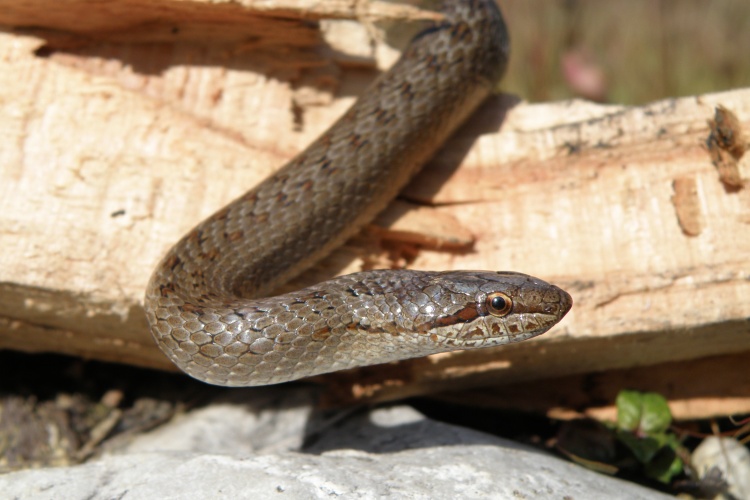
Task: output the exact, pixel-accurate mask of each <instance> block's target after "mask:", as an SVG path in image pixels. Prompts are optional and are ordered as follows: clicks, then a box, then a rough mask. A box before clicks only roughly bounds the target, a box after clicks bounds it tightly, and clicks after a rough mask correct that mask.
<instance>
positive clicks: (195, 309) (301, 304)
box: [145, 0, 572, 386]
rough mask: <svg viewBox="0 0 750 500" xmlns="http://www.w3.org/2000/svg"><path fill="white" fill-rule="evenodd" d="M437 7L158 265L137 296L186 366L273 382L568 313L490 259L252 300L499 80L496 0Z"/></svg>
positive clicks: (299, 266)
mask: <svg viewBox="0 0 750 500" xmlns="http://www.w3.org/2000/svg"><path fill="white" fill-rule="evenodd" d="M439 3H441V4H442V10H441V12H442V13H443V14H444V20H443V21H441V22H439V23H436V24H435V25H434V26H432V27H431V28H429V29H427V30H426V31H424V32H423V33H421V34H420V35H418V36H417V37H416V38H415V39H414V40H413V41H412V43H411V45H410V46H409V47H408V48H407V49H406V51H405V52H404V54H403V56H402V57H401V59H400V60H399V61H398V62H397V63H396V64H395V65H394V66H393V67H392V68H391V69H390V70H389V71H388V72H387V73H385V74H383V75H382V76H381V77H380V78H378V79H377V80H376V81H375V82H374V83H373V84H372V85H371V86H370V87H369V89H368V90H366V91H365V92H364V94H363V95H362V96H361V97H360V98H359V100H358V101H357V102H356V103H355V104H354V106H353V107H352V108H351V109H349V111H348V112H347V113H346V114H345V115H344V116H343V117H342V118H341V119H339V120H338V121H337V122H336V123H335V124H334V125H333V126H332V127H331V128H330V129H329V130H328V131H327V132H325V133H324V134H323V135H322V136H321V137H320V138H319V139H317V140H316V141H315V142H314V143H312V144H311V145H310V146H309V147H308V148H307V149H306V150H305V151H303V152H302V153H300V154H299V155H297V157H296V158H294V159H293V160H291V161H290V162H289V163H288V164H287V165H285V166H284V167H283V168H281V169H280V170H279V171H278V172H277V173H275V174H274V175H272V176H271V177H269V178H268V179H266V180H265V181H264V182H263V183H261V184H260V185H259V186H257V187H256V188H255V189H253V190H252V191H249V192H248V193H246V194H245V195H243V196H242V197H240V198H238V199H237V200H235V201H233V202H232V203H230V204H229V205H227V206H226V207H224V208H223V209H221V210H220V211H218V212H217V213H215V214H214V215H213V216H211V217H210V218H208V219H207V220H205V221H204V222H202V223H200V224H199V225H198V226H197V227H196V228H195V229H193V230H192V231H190V232H189V233H188V234H187V235H186V236H184V237H183V238H182V239H181V240H180V241H179V242H178V243H177V244H176V245H175V246H174V247H173V248H172V249H171V250H170V251H169V252H168V253H167V255H166V256H165V257H164V259H163V260H162V261H161V263H160V264H159V265H158V267H157V268H156V270H155V271H154V274H153V276H152V277H151V281H150V283H149V285H148V289H147V291H146V301H145V308H146V312H147V316H148V321H149V323H150V325H151V333H152V334H153V336H154V339H155V340H156V343H157V344H158V345H159V347H160V348H161V350H162V351H164V353H165V354H166V355H167V356H168V357H169V359H171V360H172V361H173V362H174V363H175V364H177V366H179V367H180V368H181V369H182V370H184V371H185V372H187V373H188V374H190V375H191V376H193V377H195V378H197V379H199V380H203V381H205V382H208V383H211V384H217V385H230V386H251V385H264V384H275V383H279V382H285V381H288V380H294V379H298V378H302V377H307V376H311V375H317V374H321V373H327V372H332V371H336V370H343V369H346V368H352V367H355V366H364V365H372V364H379V363H386V362H389V361H395V360H400V359H406V358H412V357H417V356H425V355H428V354H432V353H437V352H444V351H451V350H458V349H471V348H479V347H487V346H493V345H500V344H507V343H511V342H518V341H521V340H525V339H528V338H530V337H534V336H536V335H539V334H541V333H544V332H545V331H547V330H548V329H549V328H550V327H551V326H552V325H554V324H555V323H557V322H558V321H559V320H560V319H561V318H562V317H563V316H564V315H565V314H566V313H567V312H568V310H569V309H570V307H571V305H572V300H571V298H570V296H569V295H568V294H567V293H566V292H564V291H563V290H561V289H559V288H557V287H555V286H553V285H550V284H548V283H545V282H544V281H541V280H539V279H537V278H532V277H530V276H526V275H523V274H519V273H509V272H489V271H487V272H484V271H451V272H419V271H406V270H400V271H391V270H383V271H367V272H361V273H355V274H350V275H347V276H342V277H339V278H335V279H332V280H330V281H326V282H323V283H320V284H318V285H315V286H312V287H309V288H305V289H303V290H298V291H296V292H292V293H288V294H285V295H279V296H275V297H267V298H259V297H265V294H267V293H268V292H269V291H270V290H272V289H273V288H274V287H275V286H278V285H279V284H281V283H284V282H285V281H287V280H289V279H290V278H291V277H293V276H295V275H297V274H299V273H300V272H301V271H302V270H304V269H305V268H307V267H309V266H310V265H311V264H312V263H314V262H315V261H317V260H319V259H320V258H321V257H322V256H324V255H325V254H327V253H329V252H330V251H331V250H332V249H333V248H334V247H336V246H337V245H340V244H341V243H343V241H344V240H346V239H347V238H349V237H350V236H352V235H353V234H354V233H355V232H356V231H358V230H359V229H360V228H361V227H362V226H363V225H364V224H366V223H367V222H369V221H370V220H371V219H372V218H373V217H374V216H375V215H376V214H377V213H378V212H379V211H381V210H382V209H383V208H384V207H385V206H386V204H387V203H388V202H389V201H390V200H391V199H392V198H393V197H395V196H396V194H397V193H398V192H399V190H400V189H401V188H402V187H403V186H404V185H405V184H406V183H407V182H408V181H409V179H410V178H411V177H412V176H413V174H414V173H415V172H416V171H417V170H418V169H419V168H420V167H421V166H422V164H424V163H425V162H426V161H427V160H428V159H429V158H430V157H431V156H432V155H433V153H434V152H435V151H436V149H437V148H438V147H439V146H440V145H441V144H443V142H444V141H445V140H446V138H447V137H448V136H449V135H450V134H451V133H452V132H453V130H455V129H456V127H457V126H458V125H460V124H461V123H462V122H463V121H464V119H465V118H466V117H467V116H469V114H471V113H472V112H473V111H474V109H475V108H476V107H477V106H478V105H479V104H480V103H481V102H482V100H483V99H484V98H485V97H486V96H487V95H488V94H489V93H490V91H491V90H492V88H493V86H494V85H495V84H496V82H497V81H498V80H499V78H500V76H501V75H502V73H503V71H504V69H505V64H506V60H507V53H508V37H507V33H506V28H505V24H504V22H503V19H502V16H501V14H500V11H499V9H498V7H497V5H496V4H495V2H494V0H444V1H442V2H439Z"/></svg>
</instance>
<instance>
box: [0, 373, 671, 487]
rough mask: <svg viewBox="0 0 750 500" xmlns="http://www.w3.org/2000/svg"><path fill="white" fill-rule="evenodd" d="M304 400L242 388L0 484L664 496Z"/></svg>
mask: <svg viewBox="0 0 750 500" xmlns="http://www.w3.org/2000/svg"><path fill="white" fill-rule="evenodd" d="M248 394H253V396H252V398H251V399H249V400H246V399H247V395H248ZM278 394H281V395H282V396H278ZM312 396H313V395H312V394H311V393H310V392H309V391H307V390H304V389H302V390H300V389H298V388H296V389H294V390H286V389H284V390H281V389H279V388H274V391H270V390H269V391H262V390H261V391H257V392H255V393H249V392H244V391H243V392H241V393H238V396H236V397H233V398H232V399H233V400H224V401H219V402H216V403H214V404H212V405H209V406H207V407H204V408H201V409H197V410H194V411H191V412H188V413H186V414H184V415H182V416H181V417H178V418H176V419H175V420H174V421H173V422H171V423H169V424H167V425H165V426H162V427H160V428H159V429H156V430H155V431H152V432H150V433H147V434H144V435H142V436H140V437H138V438H136V439H135V440H134V441H132V442H131V443H129V444H128V445H127V446H124V447H121V448H120V449H119V450H116V451H110V452H109V453H108V454H107V455H105V456H103V457H101V458H99V459H97V460H93V461H91V462H89V463H86V464H84V465H79V466H74V467H63V468H51V469H40V470H27V471H21V472H14V473H11V474H6V475H4V476H0V491H2V492H3V495H4V497H5V498H38V499H59V498H66V499H79V498H80V499H82V498H87V499H98V498H179V499H192V498H236V499H241V498H248V499H250V498H253V499H258V498H271V497H275V498H287V499H298V498H299V499H303V498H305V499H306V498H330V497H331V496H341V497H344V498H385V497H395V498H413V499H421V498H424V499H427V498H430V499H442V498H445V499H449V498H450V499H453V498H537V499H545V498H549V499H552V498H554V499H560V498H628V499H644V500H645V499H658V498H668V497H666V496H664V495H662V494H660V493H657V492H653V491H651V490H647V489H645V488H641V487H639V486H636V485H633V484H630V483H625V482H622V481H619V480H617V479H612V478H610V477H607V476H603V475H600V474H597V473H594V472H591V471H588V470H585V469H583V468H581V467H579V466H577V465H574V464H572V463H569V462H566V461H563V460H560V459H558V458H555V457H553V456H551V455H549V454H547V453H545V452H543V451H539V450H535V449H533V448H530V447H527V446H522V445H519V444H516V443H513V442H510V441H507V440H504V439H500V438H497V437H494V436H491V435H489V434H484V433H481V432H476V431H473V430H470V429H466V428H463V427H458V426H454V425H448V424H444V423H440V422H435V421H432V420H429V419H427V418H425V417H424V416H422V415H421V414H419V413H417V412H416V411H415V410H413V409H412V408H410V407H407V406H397V407H391V408H385V409H375V410H370V411H362V412H356V413H352V412H349V413H345V414H341V413H339V414H335V415H333V416H330V415H328V416H324V415H315V414H313V412H312V410H311V408H312V405H311V404H310V402H311V401H312ZM240 398H243V399H242V400H240ZM303 443H305V444H303Z"/></svg>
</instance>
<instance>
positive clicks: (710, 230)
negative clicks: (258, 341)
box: [0, 0, 750, 399]
mask: <svg viewBox="0 0 750 500" xmlns="http://www.w3.org/2000/svg"><path fill="white" fill-rule="evenodd" d="M292 3H293V2H287V3H284V4H282V3H281V2H279V4H278V5H287V4H289V5H288V6H287V7H284V9H286V10H283V12H282V10H272V11H264V12H261V11H258V10H255V9H254V7H253V3H252V2H249V3H248V5H247V6H244V7H239V6H238V4H233V5H234V6H233V7H232V9H235V10H236V12H235V11H233V13H232V15H235V14H236V13H241V16H246V17H247V18H248V19H249V18H252V19H253V23H254V25H255V28H253V30H254V31H252V33H250V32H247V33H246V32H241V30H240V31H237V32H235V33H234V34H233V35H232V36H220V35H218V34H217V35H215V37H213V38H212V37H211V36H208V35H206V33H208V34H210V33H211V31H210V30H208V31H206V29H207V28H206V26H207V25H200V23H201V22H205V21H206V19H207V18H206V17H205V16H203V14H204V13H205V12H213V13H214V14H215V16H216V17H215V18H211V19H212V22H215V23H216V24H215V26H222V25H223V23H230V24H232V23H233V22H234V21H231V22H230V21H229V20H227V19H225V17H226V16H224V12H225V9H227V8H228V7H226V6H222V5H218V4H217V5H214V4H212V3H210V2H199V1H195V2H156V3H152V2H149V3H148V5H146V4H143V5H142V10H141V11H139V12H141V14H139V15H141V18H139V20H138V22H137V23H136V22H133V23H130V22H128V23H123V25H122V26H121V29H119V31H118V32H117V33H118V35H117V37H108V36H103V35H101V33H102V32H104V33H110V32H114V27H113V26H114V23H116V22H118V19H117V13H116V12H115V13H107V12H98V13H97V16H94V17H92V19H94V20H93V21H91V22H92V23H94V21H96V22H97V23H99V24H97V25H96V26H93V27H91V29H90V30H88V33H82V32H79V31H75V30H74V29H73V27H72V26H71V24H70V23H69V22H64V20H65V19H68V20H69V19H70V18H71V17H70V16H71V15H70V14H69V13H66V14H63V13H62V10H63V7H62V6H61V7H59V9H60V10H55V9H52V10H50V9H47V10H48V11H49V12H47V13H44V12H42V11H41V10H42V9H40V8H39V7H38V6H37V7H36V8H33V6H32V5H27V6H25V7H23V8H22V7H18V6H19V5H20V4H17V3H13V5H14V6H16V7H13V8H10V7H8V6H9V5H10V3H9V2H7V1H5V2H0V12H3V14H0V22H4V23H6V24H9V25H11V26H30V25H34V26H36V28H35V31H34V32H28V31H24V32H12V31H5V32H0V129H1V130H2V131H3V138H4V140H3V144H4V147H3V148H2V150H0V165H1V168H0V245H2V248H3V252H2V254H0V273H1V274H0V347H1V348H11V349H19V350H24V351H29V352H61V353H68V354H74V355H79V356H84V357H87V358H95V359H103V360H112V361H118V362H124V363H131V364H136V365H141V366H150V367H158V368H164V369H171V365H169V363H168V361H167V360H166V359H165V358H163V357H162V356H161V355H160V353H159V352H158V351H157V350H156V347H155V346H154V345H153V342H152V340H151V338H150V336H149V334H148V330H147V328H146V323H145V319H144V317H143V311H142V308H141V300H142V294H143V289H144V287H145V284H146V281H147V280H148V277H149V275H150V273H151V270H152V268H153V266H154V265H155V263H156V262H157V260H158V259H159V257H160V256H161V255H162V253H163V252H164V251H165V250H166V249H167V248H168V247H169V246H170V244H171V243H172V242H173V241H175V240H176V239H177V238H178V237H179V236H180V235H182V234H183V233H184V232H185V231H187V230H188V229H190V228H191V227H192V226H193V225H194V224H195V223H197V222H198V221H199V220H201V219H202V218H203V217H205V216H206V215H208V214H210V213H211V212H213V211H214V210H215V209H217V208H218V207H220V206H222V205H223V204H224V203H225V202H226V201H227V200H229V199H231V198H233V197H235V196H237V195H239V194H241V193H242V192H244V191H245V190H246V189H247V188H249V187H251V186H253V185H254V184H255V183H257V182H259V181H260V180H261V179H262V178H263V177H264V176H265V175H267V174H268V173H269V172H271V171H273V169H274V168H277V167H279V166H280V165H282V164H283V163H284V162H285V161H286V160H287V159H289V158H290V157H292V156H293V155H294V154H295V153H296V152H297V151H300V150H301V149H303V148H304V147H305V145H306V144H307V143H308V142H309V141H310V140H311V139H312V138H313V137H315V136H316V135H317V134H318V133H320V132H322V131H323V130H324V129H325V128H326V127H327V125H328V124H330V123H331V122H332V121H333V120H335V118H336V117H338V116H339V115H340V114H341V113H342V112H343V111H344V110H345V109H346V108H347V106H348V105H350V104H351V103H352V102H353V100H354V99H355V98H356V95H357V94H358V93H359V92H361V91H362V90H363V89H364V88H365V86H366V84H367V82H369V81H371V79H372V78H373V77H374V76H375V75H376V74H377V70H376V69H375V68H376V67H378V66H380V65H383V64H384V63H383V62H378V60H377V57H380V55H381V54H386V53H388V51H387V50H385V49H383V50H382V51H381V50H380V49H379V48H378V47H381V46H380V45H378V43H380V42H379V41H376V43H375V48H374V49H373V48H372V46H371V45H370V41H371V40H370V38H368V37H369V35H370V33H371V30H370V28H368V27H363V26H362V25H358V24H354V23H352V22H351V21H350V20H347V19H346V18H347V16H348V17H349V18H352V19H353V18H355V17H357V15H356V12H350V14H347V15H344V14H341V13H338V14H336V13H333V14H332V13H330V12H328V11H326V12H318V13H317V14H311V10H310V9H312V6H313V5H319V4H322V3H321V2H307V3H304V2H302V1H301V0H300V2H297V3H295V5H296V6H294V5H292ZM343 3H346V4H348V3H349V2H343ZM343 3H342V5H343ZM84 4H85V6H87V8H92V7H91V5H92V4H91V3H89V2H66V5H67V8H70V9H74V10H73V12H74V13H75V12H76V9H78V10H77V12H79V13H80V12H82V10H81V9H83V7H84ZM123 4H129V3H128V2H123ZM155 4H159V6H161V7H163V8H164V10H162V11H161V12H162V14H164V15H163V17H161V18H160V19H161V20H162V21H164V20H168V21H172V20H179V22H180V23H181V24H180V26H181V27H182V28H184V30H185V32H193V33H198V32H201V33H202V34H203V35H206V36H207V38H206V39H205V40H204V43H201V44H198V43H196V39H197V38H200V37H197V38H196V37H193V36H188V37H186V38H185V39H179V37H178V39H177V40H171V41H170V40H169V38H168V37H166V36H161V35H160V36H159V37H151V36H150V35H149V36H146V35H144V33H146V34H153V33H152V32H151V31H150V29H148V28H147V27H146V28H143V26H147V23H146V18H147V17H148V16H146V14H149V15H150V14H152V11H151V9H153V8H155V7H154V5H155ZM303 4H304V5H303ZM133 5H135V4H133ZM6 7H8V8H6ZM280 8H281V7H280ZM173 9H177V10H178V11H179V15H178V14H175V13H174V12H176V11H174V10H173ZM180 9H182V10H180ZM214 9H215V10H214ZM9 12H10V13H12V14H13V15H14V16H15V17H12V18H10V17H8V16H9V14H8V13H9ZM196 13H200V14H201V16H202V17H201V21H197V15H196ZM237 15H240V14H237ZM3 16H5V17H4V19H3V18H2V17H3ZM144 16H146V17H144ZM222 16H224V17H222ZM311 16H312V17H311ZM329 16H330V18H333V19H338V21H336V22H338V23H343V24H340V25H338V27H337V28H334V29H330V25H329V28H326V29H325V30H323V31H321V29H320V26H321V25H319V24H315V23H312V24H311V23H309V22H307V21H306V20H309V19H311V18H313V19H324V20H325V19H328V18H329ZM342 18H343V19H344V20H341V19H342ZM61 19H63V20H61ZM120 21H121V20H120ZM138 23H140V24H138ZM144 23H145V24H144ZM253 23H251V24H253ZM275 23H281V24H280V25H276V24H275ZM290 23H291V24H290ZM322 24H323V25H324V24H325V23H322ZM136 25H138V26H141V28H139V29H136V28H135V27H134V26H136ZM166 25H168V23H166V22H165V23H164V26H166ZM199 25H200V26H199ZM281 25H284V26H294V30H293V31H291V32H289V33H293V35H289V34H288V35H280V34H277V33H278V32H279V30H277V29H275V28H268V26H281ZM215 26H214V27H215ZM233 26H234V24H233ZM263 26H265V28H263ZM235 28H236V26H235ZM160 29H161V28H160ZM232 29H234V28H232ZM290 29H291V28H290ZM339 29H341V30H339ZM40 30H41V31H40ZM45 30H46V31H45ZM131 30H135V31H133V33H134V34H133V39H132V40H133V41H130V40H129V33H131ZM191 30H193V31H191ZM196 30H197V31H196ZM348 30H354V32H356V33H358V34H359V35H360V38H359V39H360V40H362V42H361V43H359V44H355V43H347V42H346V40H353V39H354V38H352V35H351V33H352V32H351V31H348ZM94 31H97V33H98V34H97V35H96V36H93V35H92V33H93V32H94ZM214 31H215V32H218V33H221V30H220V29H219V30H218V31H217V30H215V29H214ZM261 32H268V33H273V34H274V36H272V37H271V35H269V37H270V38H268V39H264V38H263V37H260V38H258V33H261ZM342 32H345V33H348V34H347V35H345V36H344V35H342V36H344V39H339V40H338V41H336V39H335V35H331V33H342ZM161 33H162V35H164V33H165V32H163V31H162V32H161ZM62 35H64V36H62ZM286 36H293V38H294V40H296V42H294V43H292V42H289V43H287V42H286V41H285V37H286ZM332 36H333V38H330V37H332ZM327 37H329V38H327ZM386 39H387V37H386ZM263 40H271V41H272V43H271V42H269V43H262V41H263ZM342 40H344V41H343V42H342ZM347 45H348V46H349V47H348V49H349V50H350V53H349V54H343V53H342V52H341V51H336V50H330V49H331V47H336V46H347ZM383 57H387V56H385V55H383ZM719 105H721V106H723V107H724V108H726V109H728V110H731V112H732V113H734V115H735V116H736V117H737V120H738V122H739V125H740V126H742V127H744V128H745V129H747V127H748V124H749V123H750V89H738V90H735V91H730V92H724V93H717V94H710V95H702V96H693V97H686V98H680V99H670V100H665V101H661V102H657V103H653V104H651V105H648V106H643V107H637V108H625V107H621V106H601V105H594V104H590V103H587V102H583V101H567V102H557V103H549V104H535V105H529V104H526V103H522V102H519V101H518V100H517V99H515V98H514V97H512V96H508V95H500V96H497V97H495V98H493V99H491V100H489V101H488V102H487V103H486V104H485V105H484V106H483V108H482V109H481V111H480V112H479V113H477V114H476V115H475V116H474V117H472V119H471V120H470V121H469V123H467V124H466V126H465V127H463V128H462V129H461V131H460V132H459V133H458V134H457V135H456V137H454V138H453V139H452V140H451V141H450V142H449V143H448V144H446V146H445V148H444V150H443V151H442V152H441V153H440V154H438V155H437V157H436V158H435V160H433V162H431V164H430V165H428V167H427V169H426V170H425V171H424V172H423V173H422V174H421V175H420V176H419V177H418V178H417V179H416V180H415V181H414V182H413V183H412V185H411V186H410V187H409V188H408V189H407V190H406V191H405V192H404V193H403V200H402V203H401V204H399V205H394V207H396V208H391V212H390V213H389V214H386V215H384V216H383V217H382V218H381V219H379V220H380V221H381V224H385V226H374V227H372V228H370V229H369V230H367V231H365V232H363V234H362V235H360V236H359V237H357V238H355V239H353V240H352V241H351V242H350V243H349V244H347V245H346V246H345V247H344V248H342V249H340V250H339V251H337V252H336V253H335V254H334V255H332V256H331V257H329V258H328V259H326V260H325V261H324V262H323V263H321V265H319V266H317V267H316V268H315V269H313V270H312V271H311V272H309V273H307V274H306V275H305V276H302V277H300V278H299V279H298V280H296V281H295V283H294V285H295V286H296V285H297V284H301V283H310V282H312V281H315V280H317V279H318V278H320V277H330V276H332V275H335V274H340V273H345V272H350V271H355V270H359V269H362V268H369V267H374V266H380V267H383V266H400V265H408V266H409V267H412V268H416V269H458V268H465V269H471V268H480V269H514V270H518V271H522V272H526V273H529V274H533V275H537V276H540V277H542V278H544V279H546V280H549V281H552V282H554V283H556V284H558V285H560V286H563V287H564V288H566V289H567V290H568V291H569V292H571V294H572V295H573V297H574V300H575V302H576V304H575V306H574V309H573V311H572V312H571V313H570V314H569V316H568V317H567V318H566V319H565V321H564V322H563V323H562V324H561V325H559V327H558V328H556V329H555V330H553V331H552V332H550V333H549V334H547V335H545V336H544V337H542V338H541V339H539V340H538V341H534V342H528V343H525V344H519V345H515V346H510V347H509V348H504V349H497V350H489V351H485V352H482V351H476V352H470V353H459V354H457V355H450V356H448V355H440V356H434V357H431V358H428V359H424V360H414V361H412V362H407V363H402V364H399V365H390V366H388V367H384V368H378V369H377V370H372V369H368V370H362V371H358V372H356V373H350V374H345V375H343V376H339V377H337V380H338V382H337V383H338V386H337V387H338V390H339V394H340V395H341V397H342V398H350V399H351V398H373V399H390V398H395V397H402V396H404V395H409V394H421V393H425V392H428V391H436V390H440V389H454V388H457V387H462V386H465V385H468V384H471V385H490V384H495V383H500V382H503V383H505V382H509V381H518V380H530V379H537V378H548V377H558V376H561V375H564V374H575V373H586V372H592V371H602V370H608V369H612V368H625V367H636V366H646V365H651V364H655V363H663V362H669V361H679V360H689V359H695V358H701V357H706V356H713V355H720V354H728V353H738V352H742V351H747V350H750V335H748V334H749V333H750V323H749V322H748V320H747V318H748V317H750V302H748V301H747V297H748V296H750V269H748V266H747V255H748V254H749V253H750V230H748V229H749V228H748V224H750V194H748V192H747V189H738V190H735V191H732V192H728V191H727V190H725V189H724V187H723V185H722V183H721V181H720V180H719V178H718V174H717V172H716V170H715V168H714V166H713V165H712V159H711V154H710V152H709V151H708V149H707V147H706V141H707V140H708V137H709V134H710V130H709V125H708V123H707V121H708V120H709V119H711V118H712V117H713V116H714V112H715V107H716V106H719ZM745 159H747V155H746V158H745ZM739 172H740V175H742V176H744V177H747V175H748V173H747V168H746V167H745V166H744V163H742V162H740V163H739ZM682 178H689V179H692V181H691V182H694V191H691V192H694V196H692V198H691V200H692V201H691V203H693V205H691V210H692V212H691V213H692V214H693V216H694V217H697V218H698V219H699V220H700V221H701V226H700V231H698V232H697V234H685V232H684V230H683V227H682V226H681V222H680V220H679V216H678V213H677V212H676V210H675V207H674V204H673V199H672V198H673V196H674V188H673V185H674V182H675V181H676V180H678V179H682ZM691 189H692V188H691ZM405 205H406V206H407V207H416V208H418V211H414V212H411V211H410V210H405V209H404V206H405ZM168 208H169V210H167V209H168ZM168 211H169V212H170V213H179V214H181V216H180V218H179V219H178V220H173V219H171V220H170V219H167V218H166V213H167V212H168ZM415 213H417V214H418V216H416V217H414V214H415ZM407 214H410V215H408V216H409V217H411V219H412V221H411V222H409V223H408V224H406V226H407V227H408V230H404V229H403V228H404V227H405V226H404V225H401V226H399V224H400V222H399V221H400V220H402V218H403V217H407ZM417 220H418V221H421V223H420V222H416V221H417ZM388 227H393V228H396V229H394V230H393V231H389V229H388ZM446 241H448V242H454V243H455V242H458V243H456V244H454V245H451V244H443V243H442V242H446Z"/></svg>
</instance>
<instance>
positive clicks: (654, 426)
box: [617, 391, 672, 435]
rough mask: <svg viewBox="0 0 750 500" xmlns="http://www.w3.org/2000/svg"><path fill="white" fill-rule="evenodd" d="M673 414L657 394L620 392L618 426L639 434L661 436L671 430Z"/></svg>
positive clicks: (618, 396) (665, 401) (618, 398)
mask: <svg viewBox="0 0 750 500" xmlns="http://www.w3.org/2000/svg"><path fill="white" fill-rule="evenodd" d="M671 423H672V413H671V412H670V411H669V405H667V400H666V399H664V398H663V397H662V396H661V395H660V394H657V393H655V392H638V391H620V393H619V394H618V395H617V426H618V427H619V428H620V429H623V430H627V431H631V432H635V433H637V434H646V435H654V434H661V433H663V432H665V431H666V430H667V429H669V425H670V424H671Z"/></svg>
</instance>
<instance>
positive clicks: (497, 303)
mask: <svg viewBox="0 0 750 500" xmlns="http://www.w3.org/2000/svg"><path fill="white" fill-rule="evenodd" d="M492 307H493V308H494V309H497V310H498V311H502V310H503V309H505V299H504V298H502V297H494V298H493V299H492Z"/></svg>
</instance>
